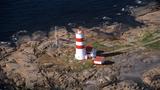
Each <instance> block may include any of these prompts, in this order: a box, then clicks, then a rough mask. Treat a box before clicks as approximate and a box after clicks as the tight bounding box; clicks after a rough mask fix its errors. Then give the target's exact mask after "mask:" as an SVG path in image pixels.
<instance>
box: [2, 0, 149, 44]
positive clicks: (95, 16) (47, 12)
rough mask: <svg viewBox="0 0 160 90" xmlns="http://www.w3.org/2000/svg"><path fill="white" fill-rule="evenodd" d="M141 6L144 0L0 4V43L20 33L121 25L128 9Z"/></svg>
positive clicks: (47, 0) (45, 0)
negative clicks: (59, 27) (109, 22)
mask: <svg viewBox="0 0 160 90" xmlns="http://www.w3.org/2000/svg"><path fill="white" fill-rule="evenodd" d="M147 1H149V0H147ZM145 4H146V0H0V41H2V40H3V41H5V40H10V36H11V35H12V34H14V33H16V32H17V31H20V30H27V31H29V32H33V31H36V30H42V31H48V30H49V29H50V28H51V27H53V26H55V25H56V26H72V25H73V26H74V25H82V26H86V27H87V26H88V27H92V26H96V25H99V24H101V23H103V22H105V21H107V20H112V21H113V22H121V21H122V17H121V16H120V15H129V12H128V11H129V10H130V9H132V8H133V7H137V6H140V5H145ZM122 13H123V14H122Z"/></svg>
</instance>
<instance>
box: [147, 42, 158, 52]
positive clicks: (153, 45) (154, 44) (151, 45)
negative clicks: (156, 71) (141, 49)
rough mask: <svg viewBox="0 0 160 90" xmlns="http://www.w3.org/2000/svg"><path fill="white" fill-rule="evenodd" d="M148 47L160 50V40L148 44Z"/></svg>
mask: <svg viewBox="0 0 160 90" xmlns="http://www.w3.org/2000/svg"><path fill="white" fill-rule="evenodd" d="M146 47H148V48H152V49H158V50H160V42H156V43H153V44H150V45H147V46H146Z"/></svg>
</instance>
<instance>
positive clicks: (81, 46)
mask: <svg viewBox="0 0 160 90" xmlns="http://www.w3.org/2000/svg"><path fill="white" fill-rule="evenodd" d="M85 56H86V49H85V43H84V33H83V31H82V30H77V32H76V53H75V59H77V60H84V59H85Z"/></svg>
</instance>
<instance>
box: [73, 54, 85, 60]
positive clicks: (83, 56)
mask: <svg viewBox="0 0 160 90" xmlns="http://www.w3.org/2000/svg"><path fill="white" fill-rule="evenodd" d="M75 59H77V60H84V59H85V55H79V54H75Z"/></svg>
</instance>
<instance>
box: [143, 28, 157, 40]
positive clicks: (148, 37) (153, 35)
mask: <svg viewBox="0 0 160 90" xmlns="http://www.w3.org/2000/svg"><path fill="white" fill-rule="evenodd" d="M158 38H160V30H156V31H154V32H146V33H144V35H143V37H142V40H141V41H142V42H143V43H147V42H150V41H152V40H155V39H158Z"/></svg>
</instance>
